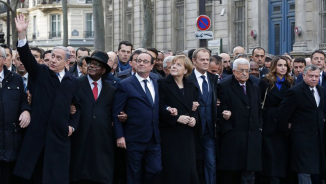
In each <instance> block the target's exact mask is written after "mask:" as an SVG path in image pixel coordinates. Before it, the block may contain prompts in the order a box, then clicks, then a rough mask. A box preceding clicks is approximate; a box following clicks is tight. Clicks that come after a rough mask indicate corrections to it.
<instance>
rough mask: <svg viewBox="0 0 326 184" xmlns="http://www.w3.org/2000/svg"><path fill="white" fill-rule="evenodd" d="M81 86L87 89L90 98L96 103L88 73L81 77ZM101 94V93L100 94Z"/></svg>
mask: <svg viewBox="0 0 326 184" xmlns="http://www.w3.org/2000/svg"><path fill="white" fill-rule="evenodd" d="M81 88H82V89H83V90H84V91H85V93H86V94H87V96H88V98H89V99H90V100H91V101H92V102H93V103H95V98H94V95H93V92H92V88H91V86H90V84H89V81H88V78H87V75H85V76H83V77H82V79H81ZM100 96H101V95H100Z"/></svg>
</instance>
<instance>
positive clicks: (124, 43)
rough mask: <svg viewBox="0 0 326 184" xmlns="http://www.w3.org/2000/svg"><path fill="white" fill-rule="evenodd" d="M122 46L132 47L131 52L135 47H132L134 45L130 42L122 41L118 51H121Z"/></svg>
mask: <svg viewBox="0 0 326 184" xmlns="http://www.w3.org/2000/svg"><path fill="white" fill-rule="evenodd" d="M122 44H123V45H125V46H131V49H130V52H131V51H132V49H133V46H132V44H131V43H130V42H128V41H121V42H120V43H119V47H118V51H119V50H120V49H121V45H122Z"/></svg>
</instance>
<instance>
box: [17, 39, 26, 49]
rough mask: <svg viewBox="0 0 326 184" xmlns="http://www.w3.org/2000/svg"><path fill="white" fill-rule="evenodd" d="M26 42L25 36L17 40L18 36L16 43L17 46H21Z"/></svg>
mask: <svg viewBox="0 0 326 184" xmlns="http://www.w3.org/2000/svg"><path fill="white" fill-rule="evenodd" d="M26 42H27V40H26V38H24V39H22V40H19V38H18V45H17V47H23V46H24V45H25V44H26Z"/></svg>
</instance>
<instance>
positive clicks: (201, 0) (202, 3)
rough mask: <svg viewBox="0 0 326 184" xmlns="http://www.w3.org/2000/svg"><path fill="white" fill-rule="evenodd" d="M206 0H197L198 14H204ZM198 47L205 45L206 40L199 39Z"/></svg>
mask: <svg viewBox="0 0 326 184" xmlns="http://www.w3.org/2000/svg"><path fill="white" fill-rule="evenodd" d="M205 1H206V0H199V15H205V14H206V5H205ZM199 47H207V40H202V39H200V40H199Z"/></svg>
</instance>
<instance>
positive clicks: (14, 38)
mask: <svg viewBox="0 0 326 184" xmlns="http://www.w3.org/2000/svg"><path fill="white" fill-rule="evenodd" d="M18 2H19V0H11V9H12V10H13V12H11V16H10V24H11V41H12V44H11V47H12V49H14V50H16V44H17V40H18V32H17V29H16V23H15V18H16V16H17V6H18Z"/></svg>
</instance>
